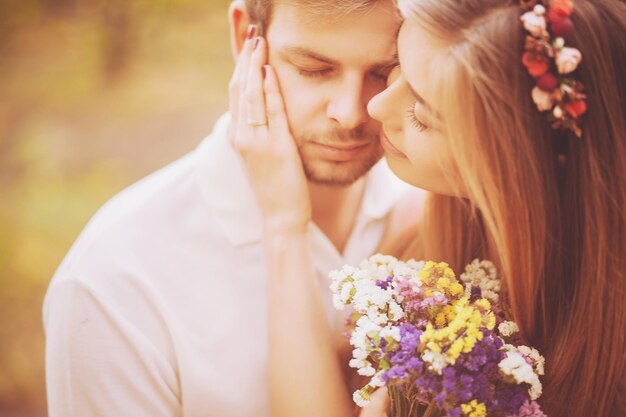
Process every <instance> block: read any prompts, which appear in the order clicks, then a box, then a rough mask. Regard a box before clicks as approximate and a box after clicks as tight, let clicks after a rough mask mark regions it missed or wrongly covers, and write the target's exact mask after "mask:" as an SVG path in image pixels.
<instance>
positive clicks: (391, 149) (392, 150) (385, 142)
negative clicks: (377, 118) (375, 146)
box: [380, 131, 409, 159]
mask: <svg viewBox="0 0 626 417" xmlns="http://www.w3.org/2000/svg"><path fill="white" fill-rule="evenodd" d="M380 144H381V145H382V147H383V149H384V150H385V152H387V153H389V154H390V155H392V156H394V157H396V158H402V159H409V158H408V157H407V156H406V155H405V154H404V153H403V152H402V151H400V150H399V149H398V148H396V147H395V146H393V143H391V141H390V140H389V138H388V137H387V135H385V132H383V131H381V132H380Z"/></svg>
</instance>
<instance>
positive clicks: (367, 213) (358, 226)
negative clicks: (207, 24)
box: [44, 0, 405, 417]
mask: <svg viewBox="0 0 626 417" xmlns="http://www.w3.org/2000/svg"><path fill="white" fill-rule="evenodd" d="M248 11H250V12H248ZM229 17H230V23H231V41H232V44H233V50H234V53H235V55H236V56H237V55H239V52H240V51H241V48H242V45H243V44H244V42H245V39H246V38H247V37H249V35H251V34H249V33H248V32H249V29H248V28H249V25H250V23H256V24H257V25H258V27H260V28H261V29H262V30H263V32H264V34H265V36H266V38H267V42H268V45H269V63H270V64H271V65H272V66H273V68H274V69H275V70H276V73H277V75H278V78H279V81H280V84H281V90H282V92H283V96H284V102H285V108H286V112H287V117H288V122H289V127H290V130H291V132H292V134H293V136H294V138H295V140H296V143H297V145H298V150H299V154H300V157H301V160H302V164H303V166H304V168H305V172H306V175H307V179H308V183H309V189H310V198H311V206H312V218H313V222H314V223H315V224H311V226H310V241H311V251H312V256H313V259H314V263H315V267H316V272H317V274H318V275H319V279H320V287H321V288H322V289H323V293H324V294H325V295H327V297H326V299H325V300H324V303H325V305H326V307H327V308H326V311H327V314H328V319H329V320H330V322H331V323H332V325H333V326H334V329H335V330H336V332H337V333H338V334H339V333H340V328H341V320H340V315H339V314H338V313H337V312H334V311H333V309H332V303H331V302H330V295H329V294H328V285H329V281H328V278H327V274H328V272H329V271H330V270H331V269H334V268H338V267H340V266H341V265H343V264H345V263H350V264H355V263H358V262H359V261H360V260H361V259H363V258H365V257H366V256H369V255H370V254H371V253H373V252H374V251H376V249H377V247H378V245H379V244H380V241H381V238H382V237H383V234H384V236H385V239H387V238H389V237H391V239H392V238H393V236H394V232H389V227H387V231H385V226H386V225H387V226H388V224H389V222H390V218H391V217H392V216H391V215H390V213H391V209H392V206H393V205H394V203H396V202H398V201H399V199H400V198H401V197H402V196H404V195H405V191H404V190H405V188H404V187H403V186H402V185H401V184H399V183H398V181H397V180H396V179H395V178H394V177H393V176H392V175H391V174H390V172H389V171H388V170H387V168H386V166H385V165H384V163H383V164H377V165H376V166H375V167H374V168H373V169H371V170H370V168H372V166H374V165H375V164H376V163H377V161H378V160H379V159H380V157H381V154H382V152H381V149H380V145H379V142H378V132H379V129H380V126H378V125H377V124H376V123H375V122H374V121H372V120H371V119H370V118H369V117H368V116H367V113H366V104H367V102H368V100H369V99H370V98H371V97H372V96H373V95H375V94H376V93H378V92H379V91H380V90H381V89H383V88H384V87H385V80H386V77H387V74H388V72H389V71H390V69H391V67H393V66H394V65H395V58H394V56H395V55H394V50H395V34H396V30H397V28H398V26H399V21H398V18H397V16H396V14H395V12H394V9H393V5H392V2H391V1H389V0H384V1H383V0H380V1H375V0H344V1H336V0H334V1H331V0H327V1H319V0H318V1H313V0H291V1H286V0H284V1H280V2H271V0H248V1H247V4H244V3H243V2H241V1H235V2H234V3H233V4H232V6H231V8H230V14H229ZM233 80H234V82H233V83H232V85H231V113H235V114H232V116H233V118H235V117H236V116H237V114H236V113H237V111H238V110H237V106H233V105H232V100H233V99H234V97H235V94H236V90H237V85H236V84H237V83H236V76H234V77H233ZM250 123H255V121H250ZM230 131H231V126H230V118H229V117H228V116H225V117H223V118H222V119H221V120H220V121H218V123H217V125H216V127H215V130H214V132H213V134H212V135H211V136H210V137H209V138H207V139H206V140H205V141H203V143H202V144H201V145H200V146H199V147H198V149H196V150H195V151H194V152H192V153H190V154H189V155H187V156H185V157H183V158H182V159H180V160H179V161H177V162H174V163H173V164H171V165H170V166H168V167H166V168H164V169H162V170H161V171H159V172H157V173H155V174H153V175H151V176H150V177H148V178H146V179H144V180H143V181H140V182H139V183H137V184H135V185H133V186H131V187H130V188H129V189H127V190H125V191H124V192H122V193H121V194H120V195H118V196H117V197H115V198H114V199H113V200H112V201H110V202H109V203H108V204H107V205H106V206H105V207H103V208H102V209H101V210H100V211H99V212H98V214H96V216H95V217H94V218H93V219H92V221H91V222H90V224H89V225H88V226H87V228H86V229H85V231H84V232H83V233H82V235H81V236H80V237H79V239H78V240H77V242H76V243H75V245H74V246H73V248H72V249H71V251H70V253H69V254H68V256H67V257H66V259H65V260H64V261H63V263H62V265H61V266H60V268H59V270H58V271H57V273H56V275H55V277H54V279H53V281H52V283H51V285H50V288H49V291H48V294H47V296H46V300H45V305H44V322H45V328H46V336H47V349H46V357H47V384H48V402H49V412H50V416H51V417H61V416H62V417H74V416H81V417H89V416H133V417H141V416H152V417H160V416H163V417H165V416H167V417H172V416H186V417H195V416H198V417H199V416H203V417H206V416H250V415H253V416H268V415H269V413H270V411H269V403H268V394H267V391H266V385H267V383H266V381H267V377H268V372H269V371H270V370H268V369H267V333H266V328H267V319H266V310H267V296H266V291H265V290H266V277H265V272H264V271H265V268H264V259H263V250H262V242H261V237H262V230H261V229H262V225H261V220H260V215H259V211H258V207H257V206H256V202H255V199H254V196H253V195H252V191H251V189H250V185H249V183H248V181H247V178H246V175H245V172H244V168H243V166H242V164H241V160H240V158H239V156H238V155H237V154H236V153H235V152H234V151H233V149H232V147H231V144H230V141H229V132H230ZM230 133H232V132H230ZM357 141H358V142H359V143H361V144H365V145H364V146H359V147H357V148H354V147H350V146H344V145H342V144H344V143H346V144H350V143H354V142H357ZM368 171H369V172H368ZM276 198H281V196H280V190H276Z"/></svg>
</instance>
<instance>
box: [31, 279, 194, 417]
mask: <svg viewBox="0 0 626 417" xmlns="http://www.w3.org/2000/svg"><path fill="white" fill-rule="evenodd" d="M137 317H140V315H138V316H137ZM44 327H45V331H46V384H47V391H48V411H49V416H50V417H96V416H98V417H108V416H111V417H113V416H115V417H121V416H132V417H144V416H145V417H147V416H150V417H178V416H182V407H181V403H180V391H179V387H178V385H179V384H178V378H177V373H176V369H175V366H173V364H172V363H171V362H172V361H171V358H169V359H168V358H167V355H166V354H164V352H163V350H162V349H159V347H158V346H157V345H156V344H155V343H154V341H152V340H151V339H150V337H148V336H147V334H146V332H144V331H143V330H142V323H140V322H137V320H133V317H130V316H129V314H128V309H127V308H125V309H124V313H122V312H121V311H120V309H119V308H117V307H116V303H115V302H114V301H113V300H111V299H110V298H107V297H105V296H103V295H102V294H100V293H99V292H98V291H96V290H94V289H93V288H91V287H89V286H88V284H86V283H85V282H83V281H80V280H77V279H73V278H67V279H60V280H55V281H54V282H53V283H52V284H51V286H50V289H49V290H48V294H47V295H46V300H45V304H44Z"/></svg>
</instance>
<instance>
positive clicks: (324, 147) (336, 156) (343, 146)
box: [309, 142, 372, 162]
mask: <svg viewBox="0 0 626 417" xmlns="http://www.w3.org/2000/svg"><path fill="white" fill-rule="evenodd" d="M309 143H310V144H311V145H313V146H315V148H317V149H318V151H319V152H320V153H322V154H323V156H324V157H325V158H327V159H330V160H333V161H336V162H345V161H349V160H351V159H354V158H356V157H357V156H358V155H359V154H360V153H361V152H362V151H363V150H364V149H365V148H366V147H367V146H369V145H371V143H372V142H352V143H337V144H332V145H330V144H325V143H319V142H309Z"/></svg>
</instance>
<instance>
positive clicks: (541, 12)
mask: <svg viewBox="0 0 626 417" xmlns="http://www.w3.org/2000/svg"><path fill="white" fill-rule="evenodd" d="M533 12H534V13H535V14H536V15H537V16H541V15H544V14H545V13H546V8H545V7H543V6H542V5H541V4H537V5H536V6H535V7H534V8H533Z"/></svg>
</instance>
